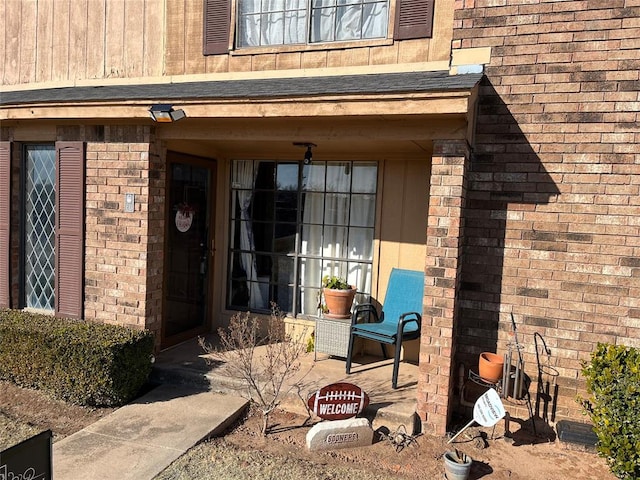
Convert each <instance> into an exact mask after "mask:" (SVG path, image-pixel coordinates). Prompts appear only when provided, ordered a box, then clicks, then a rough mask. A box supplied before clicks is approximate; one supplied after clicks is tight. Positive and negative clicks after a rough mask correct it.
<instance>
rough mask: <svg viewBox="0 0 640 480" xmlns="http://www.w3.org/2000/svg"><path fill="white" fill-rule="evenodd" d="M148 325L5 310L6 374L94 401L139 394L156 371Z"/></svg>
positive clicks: (2, 369) (0, 364)
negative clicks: (136, 326)
mask: <svg viewBox="0 0 640 480" xmlns="http://www.w3.org/2000/svg"><path fill="white" fill-rule="evenodd" d="M152 352H153V335H152V334H151V333H150V332H148V331H138V330H133V329H130V328H126V327H122V326H117V325H105V324H98V323H92V322H86V321H79V320H69V319H62V318H54V317H51V316H47V315H40V314H34V313H28V312H23V311H15V310H0V379H3V380H9V381H12V382H14V383H16V384H17V385H20V386H24V387H29V388H37V389H40V390H43V391H46V392H48V393H50V394H52V395H53V396H55V397H56V398H60V399H62V400H65V401H69V402H72V403H77V404H80V405H91V406H118V405H122V404H124V403H126V402H128V401H129V400H131V399H132V398H134V397H135V396H136V395H137V394H138V392H139V391H140V389H141V388H142V386H143V385H144V384H145V383H146V382H147V380H148V377H149V373H150V372H151V361H150V359H151V354H152Z"/></svg>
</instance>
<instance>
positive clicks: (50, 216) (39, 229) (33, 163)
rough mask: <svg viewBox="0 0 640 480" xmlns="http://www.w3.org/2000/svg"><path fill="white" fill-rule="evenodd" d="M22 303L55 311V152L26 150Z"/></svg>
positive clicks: (45, 148)
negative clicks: (23, 294)
mask: <svg viewBox="0 0 640 480" xmlns="http://www.w3.org/2000/svg"><path fill="white" fill-rule="evenodd" d="M25 163H26V165H25V167H26V178H25V182H26V185H25V205H24V208H25V246H24V247H25V266H24V268H25V286H24V289H25V301H26V306H27V307H30V308H38V309H44V310H53V309H54V308H55V297H54V282H55V267H54V266H55V248H54V246H55V205H56V192H55V172H56V167H55V149H54V146H53V145H31V146H28V147H27V148H26V162H25Z"/></svg>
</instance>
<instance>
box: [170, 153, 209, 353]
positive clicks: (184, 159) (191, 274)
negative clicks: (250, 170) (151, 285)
mask: <svg viewBox="0 0 640 480" xmlns="http://www.w3.org/2000/svg"><path fill="white" fill-rule="evenodd" d="M167 160H168V165H169V169H168V189H167V196H168V209H167V210H168V219H167V231H166V254H165V255H166V256H165V272H166V273H165V288H164V309H163V312H164V315H163V329H162V331H163V335H162V337H163V338H162V344H163V346H168V345H172V344H175V343H178V342H180V341H182V340H185V339H187V338H190V337H192V336H195V335H198V334H200V333H202V332H204V331H206V329H207V326H208V322H207V319H208V318H209V313H210V311H211V305H210V301H211V285H210V280H211V278H212V276H211V275H210V270H211V264H212V251H213V249H212V248H211V245H212V244H211V242H212V238H213V231H212V227H213V225H214V224H213V221H212V212H213V211H214V209H213V205H212V201H213V199H214V198H215V197H214V195H213V191H212V186H213V185H215V183H214V178H215V161H213V160H209V159H202V158H198V157H191V156H188V155H182V154H178V153H175V152H168V153H167Z"/></svg>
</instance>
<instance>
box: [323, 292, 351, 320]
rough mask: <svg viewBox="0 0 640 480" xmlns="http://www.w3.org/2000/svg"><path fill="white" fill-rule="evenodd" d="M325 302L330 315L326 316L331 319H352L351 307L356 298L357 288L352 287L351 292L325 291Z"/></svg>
mask: <svg viewBox="0 0 640 480" xmlns="http://www.w3.org/2000/svg"><path fill="white" fill-rule="evenodd" d="M323 295H324V301H325V304H326V305H327V309H328V310H329V312H328V313H326V314H325V316H326V317H329V318H351V305H353V299H354V297H355V296H356V288H355V287H353V286H352V287H351V288H350V289H349V290H338V289H334V288H325V289H323Z"/></svg>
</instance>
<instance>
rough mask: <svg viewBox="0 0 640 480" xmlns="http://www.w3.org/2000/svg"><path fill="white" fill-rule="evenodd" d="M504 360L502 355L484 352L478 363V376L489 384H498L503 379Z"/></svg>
mask: <svg viewBox="0 0 640 480" xmlns="http://www.w3.org/2000/svg"><path fill="white" fill-rule="evenodd" d="M503 365H504V360H503V358H502V357H501V356H500V355H497V354H495V353H491V352H482V353H481V354H480V361H479V363H478V374H479V375H480V378H482V379H483V380H486V381H487V382H491V383H496V382H497V381H498V380H500V379H501V378H502V367H503Z"/></svg>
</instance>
